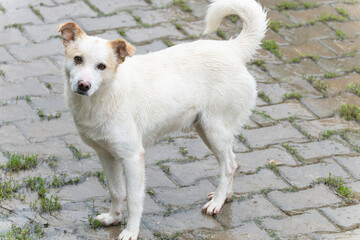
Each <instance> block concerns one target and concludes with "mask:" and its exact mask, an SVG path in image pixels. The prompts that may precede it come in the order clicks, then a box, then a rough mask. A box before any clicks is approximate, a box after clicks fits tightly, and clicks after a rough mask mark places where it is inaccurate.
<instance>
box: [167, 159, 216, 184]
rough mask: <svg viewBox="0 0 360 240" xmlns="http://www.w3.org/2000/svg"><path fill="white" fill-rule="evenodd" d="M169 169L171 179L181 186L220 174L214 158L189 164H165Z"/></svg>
mask: <svg viewBox="0 0 360 240" xmlns="http://www.w3.org/2000/svg"><path fill="white" fill-rule="evenodd" d="M165 165H166V166H169V167H170V172H171V177H172V178H174V179H175V180H176V182H177V183H179V184H180V185H181V186H186V185H190V184H193V183H195V182H197V181H198V180H199V179H203V178H207V177H214V176H217V175H218V174H219V173H220V170H219V164H218V163H217V161H216V160H215V158H214V157H211V158H209V159H207V160H202V161H194V162H190V163H166V164H165Z"/></svg>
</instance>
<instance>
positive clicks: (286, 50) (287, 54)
mask: <svg viewBox="0 0 360 240" xmlns="http://www.w3.org/2000/svg"><path fill="white" fill-rule="evenodd" d="M280 51H281V53H282V54H283V56H284V60H288V61H291V60H292V58H294V57H299V56H300V55H316V56H319V57H326V58H331V57H335V54H334V53H332V52H331V51H330V50H329V49H328V48H326V47H325V46H324V45H322V44H321V43H320V41H318V40H309V41H306V42H304V43H302V44H300V45H291V46H283V47H280Z"/></svg>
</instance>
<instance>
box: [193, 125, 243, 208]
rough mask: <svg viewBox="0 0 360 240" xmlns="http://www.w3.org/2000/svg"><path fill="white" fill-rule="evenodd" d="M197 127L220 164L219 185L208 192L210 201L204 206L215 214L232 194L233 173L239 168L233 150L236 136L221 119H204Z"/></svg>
mask: <svg viewBox="0 0 360 240" xmlns="http://www.w3.org/2000/svg"><path fill="white" fill-rule="evenodd" d="M196 129H197V131H198V133H199V135H200V137H201V138H202V139H203V141H204V142H205V144H206V145H207V146H208V147H209V148H210V150H211V151H212V152H213V153H214V154H215V157H216V159H217V161H218V163H219V165H220V181H219V185H218V187H217V189H216V191H215V192H214V193H209V194H208V197H209V199H210V201H209V202H208V203H206V204H205V205H204V207H203V211H205V212H206V213H207V214H210V215H213V214H216V213H219V212H220V210H221V208H222V206H223V205H224V202H225V200H226V199H230V198H231V195H232V184H233V175H234V172H235V170H236V168H237V165H236V162H235V154H234V153H233V151H232V144H233V139H234V136H233V132H232V131H231V129H229V128H227V127H225V124H223V123H222V122H221V121H214V120H212V121H211V123H210V122H204V121H202V122H201V123H200V125H198V126H197V127H196Z"/></svg>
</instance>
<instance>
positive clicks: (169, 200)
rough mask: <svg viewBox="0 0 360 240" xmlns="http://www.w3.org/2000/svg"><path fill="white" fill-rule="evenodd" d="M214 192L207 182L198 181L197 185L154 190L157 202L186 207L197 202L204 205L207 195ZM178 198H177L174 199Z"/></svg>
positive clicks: (212, 186) (213, 188)
mask: <svg viewBox="0 0 360 240" xmlns="http://www.w3.org/2000/svg"><path fill="white" fill-rule="evenodd" d="M214 190H215V187H214V185H212V184H211V183H210V182H209V181H208V180H203V181H200V183H199V184H198V185H195V186H189V187H182V188H172V189H168V188H167V189H162V188H161V189H160V188H157V189H154V192H155V197H156V199H157V200H159V201H161V202H163V203H165V204H170V205H176V206H186V205H190V204H194V203H198V202H203V203H205V200H206V199H207V194H208V193H210V192H213V191H214ZM174 196H178V197H174Z"/></svg>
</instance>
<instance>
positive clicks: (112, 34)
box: [89, 30, 137, 52]
mask: <svg viewBox="0 0 360 240" xmlns="http://www.w3.org/2000/svg"><path fill="white" fill-rule="evenodd" d="M89 35H91V36H96V37H99V38H103V39H106V40H109V41H113V40H115V39H118V38H122V39H125V40H126V38H124V37H122V36H120V34H119V33H118V32H117V31H115V30H110V31H106V32H103V33H100V34H95V35H92V34H89ZM136 52H137V48H136Z"/></svg>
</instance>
